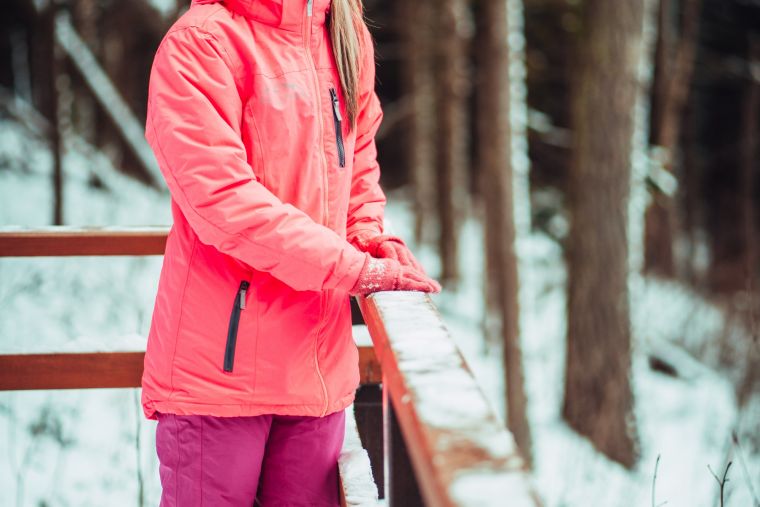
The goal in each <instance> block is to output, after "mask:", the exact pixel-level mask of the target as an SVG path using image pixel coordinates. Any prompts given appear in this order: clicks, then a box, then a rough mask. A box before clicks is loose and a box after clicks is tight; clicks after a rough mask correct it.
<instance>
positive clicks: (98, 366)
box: [0, 352, 145, 391]
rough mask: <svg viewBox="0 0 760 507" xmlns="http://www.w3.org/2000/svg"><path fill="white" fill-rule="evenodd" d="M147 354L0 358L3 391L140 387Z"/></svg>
mask: <svg viewBox="0 0 760 507" xmlns="http://www.w3.org/2000/svg"><path fill="white" fill-rule="evenodd" d="M144 355H145V353H144V352H90V353H63V354H8V355H2V356H0V391H22V390H32V389H92V388H102V387H140V377H141V376H142V370H143V356H144Z"/></svg>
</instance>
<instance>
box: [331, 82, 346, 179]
mask: <svg viewBox="0 0 760 507" xmlns="http://www.w3.org/2000/svg"><path fill="white" fill-rule="evenodd" d="M330 99H332V110H333V123H334V124H335V143H336V144H337V146H338V163H339V164H340V166H341V167H346V149H345V147H344V146H343V129H342V128H341V121H342V120H343V119H342V118H341V115H340V102H339V101H338V92H336V91H335V88H330Z"/></svg>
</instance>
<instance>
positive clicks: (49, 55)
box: [38, 2, 63, 225]
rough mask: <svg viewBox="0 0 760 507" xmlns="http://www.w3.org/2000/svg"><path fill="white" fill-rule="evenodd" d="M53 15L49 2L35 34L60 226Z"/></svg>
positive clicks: (55, 209)
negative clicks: (38, 43) (37, 35)
mask: <svg viewBox="0 0 760 507" xmlns="http://www.w3.org/2000/svg"><path fill="white" fill-rule="evenodd" d="M56 13H57V3H56V2H51V5H49V6H48V7H47V8H46V9H45V11H44V12H42V13H40V15H39V17H38V20H39V23H40V30H39V31H38V33H41V34H44V35H43V37H42V38H43V42H42V44H41V49H42V51H43V52H44V53H43V54H44V56H43V57H42V58H40V60H39V61H40V62H41V63H43V64H46V68H45V69H44V72H42V73H41V78H42V80H43V81H42V82H43V83H44V93H43V94H41V96H42V99H43V100H42V105H41V110H42V113H43V114H44V115H45V117H46V118H47V120H48V121H49V122H50V131H49V132H48V136H49V142H50V152H51V154H52V155H53V170H52V172H51V181H50V183H51V185H52V188H53V210H52V211H53V213H52V217H51V219H52V223H53V225H63V167H62V164H63V160H62V157H61V131H60V129H59V121H58V90H57V88H56V82H57V80H58V75H59V73H60V71H61V58H60V51H59V49H58V47H57V45H56V42H55V18H56Z"/></svg>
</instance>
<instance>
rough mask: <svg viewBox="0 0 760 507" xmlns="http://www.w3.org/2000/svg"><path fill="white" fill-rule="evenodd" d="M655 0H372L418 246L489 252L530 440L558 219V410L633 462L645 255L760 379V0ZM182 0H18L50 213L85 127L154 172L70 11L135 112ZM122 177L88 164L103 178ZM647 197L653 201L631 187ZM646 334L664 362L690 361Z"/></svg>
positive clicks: (517, 418)
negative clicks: (67, 33) (65, 31)
mask: <svg viewBox="0 0 760 507" xmlns="http://www.w3.org/2000/svg"><path fill="white" fill-rule="evenodd" d="M648 1H649V4H647V3H646V2H644V1H643V0H642V1H638V0H619V1H617V0H616V1H614V2H612V1H605V0H572V1H571V0H439V1H433V0H417V1H406V0H393V1H392V2H388V1H381V0H365V1H364V4H365V7H366V15H367V17H368V19H369V20H370V26H371V30H372V32H373V34H374V36H375V40H376V43H377V59H378V68H377V76H378V81H377V91H378V94H379V95H380V98H381V101H382V103H383V106H384V109H385V120H384V123H383V126H382V128H381V131H380V133H379V134H378V146H379V158H380V163H381V166H382V168H383V176H382V178H383V180H382V183H383V186H384V188H386V189H387V190H388V191H389V193H390V195H392V196H394V198H398V199H399V200H401V199H404V200H405V201H406V202H408V203H409V208H410V209H411V211H412V217H413V227H412V234H411V235H412V236H413V237H414V240H415V241H414V243H416V244H415V246H416V248H427V249H429V250H430V251H432V252H434V253H435V262H437V263H438V265H437V266H436V267H437V268H438V269H437V271H435V270H434V271H433V274H434V275H436V276H439V277H440V278H441V280H442V281H443V282H444V284H445V287H446V291H447V292H450V293H456V292H457V291H459V290H460V289H462V287H463V286H464V285H466V284H465V283H464V282H466V280H464V278H465V276H467V275H466V273H465V271H464V270H463V269H462V265H463V262H466V261H465V260H463V259H470V258H471V256H470V255H469V254H468V252H469V251H470V250H472V249H476V250H479V251H482V252H483V256H482V257H483V259H484V262H483V264H484V265H483V268H482V270H481V271H480V273H482V280H478V284H480V285H482V291H483V304H482V308H481V309H480V312H481V319H482V321H481V323H480V326H481V331H482V334H483V336H484V337H485V338H484V345H483V348H484V350H485V351H486V353H487V354H488V355H491V356H498V357H500V358H502V362H503V365H504V369H503V380H502V382H503V384H504V385H503V392H504V406H505V419H506V421H507V424H508V425H509V427H510V429H511V430H512V432H513V433H514V434H515V436H516V440H517V442H518V444H519V445H520V447H521V448H522V449H523V452H524V453H525V454H526V455H527V456H529V457H530V456H531V454H532V453H533V447H534V444H535V442H534V438H532V435H531V430H532V429H533V428H531V424H530V421H531V420H532V418H531V416H530V413H529V412H530V405H531V403H535V400H531V398H530V396H528V390H529V386H526V379H525V377H526V376H527V375H526V372H525V371H524V367H523V365H524V363H525V357H524V356H525V353H524V348H526V345H528V344H529V343H530V341H531V340H533V339H535V336H529V335H526V332H527V331H526V330H527V326H526V325H525V323H524V322H523V320H524V316H525V314H526V313H527V312H529V311H530V310H531V305H533V304H534V303H535V299H532V298H535V296H536V294H537V293H538V292H539V288H537V287H536V286H534V285H531V284H530V283H527V282H526V280H527V279H528V275H529V273H528V272H527V271H526V267H525V266H526V264H525V263H526V261H532V260H534V259H532V258H530V256H531V253H530V252H531V251H530V249H526V248H525V247H524V245H525V244H526V242H527V243H529V242H530V237H534V236H540V237H542V238H550V239H551V241H552V242H554V243H555V244H556V246H557V247H558V248H559V249H560V250H561V251H562V254H563V259H564V261H565V266H566V269H567V285H566V288H565V295H566V299H567V301H566V315H565V318H566V344H563V345H566V357H565V365H566V367H565V370H564V372H563V373H564V376H563V378H562V381H561V382H562V386H561V390H562V391H563V393H564V401H563V405H562V415H563V417H564V419H565V421H566V422H567V423H568V425H569V426H570V427H571V428H573V429H574V430H575V431H577V432H578V433H580V434H582V435H584V436H586V437H588V438H589V439H590V441H591V442H592V443H593V444H594V445H595V447H596V448H597V449H598V450H600V451H601V452H603V453H604V454H605V455H607V456H609V457H610V458H612V459H613V460H615V461H617V462H619V463H621V464H623V465H625V466H626V467H634V466H635V465H636V463H637V455H638V453H637V446H638V441H639V436H638V433H639V432H638V431H637V424H636V418H635V410H634V405H635V403H636V399H635V396H634V392H633V390H632V387H631V385H630V384H631V375H632V374H631V371H632V367H631V364H632V362H633V357H634V356H635V354H636V353H637V349H638V348H643V347H642V346H641V344H642V343H643V342H646V339H648V337H637V336H634V333H633V331H632V324H631V322H632V320H633V319H634V314H635V313H636V307H637V305H639V304H640V302H641V295H640V293H639V292H637V290H638V289H637V288H636V287H635V286H633V287H632V285H635V284H636V283H638V282H636V278H635V277H637V276H639V275H641V276H643V277H644V280H656V281H658V282H663V283H667V284H671V285H673V286H677V287H678V288H679V289H680V290H683V291H688V293H689V294H694V295H695V297H698V298H700V299H701V300H704V301H707V302H709V303H710V304H712V305H715V306H716V307H718V308H719V309H720V311H721V312H722V315H724V316H725V319H726V321H728V322H732V323H737V324H738V325H740V326H741V328H742V329H743V330H745V332H743V333H738V334H736V333H730V332H728V331H726V332H725V333H723V334H721V335H719V336H714V337H713V338H711V339H710V340H703V341H700V342H698V343H695V342H693V341H690V340H689V339H688V337H679V340H680V341H678V340H676V341H677V343H678V345H679V346H680V347H682V348H683V349H684V350H685V351H686V352H688V353H689V354H690V355H691V356H692V357H695V358H696V359H698V360H699V361H701V362H702V363H704V364H706V365H708V366H709V367H710V368H713V369H715V370H716V371H719V372H721V374H722V375H724V376H725V377H726V378H728V379H729V380H730V383H731V386H732V388H733V389H734V392H735V394H736V396H737V399H738V405H739V407H740V410H742V408H741V407H749V406H751V404H752V400H753V399H755V398H756V397H757V393H758V391H759V390H760V385H759V384H760V373H758V372H760V353H759V352H758V347H759V341H758V340H759V339H758V334H759V331H758V322H759V320H758V319H760V313H759V312H760V297H758V276H759V274H760V256H759V255H758V252H759V251H758V239H757V238H758V233H759V232H760V198H759V197H760V183H759V182H758V180H759V179H760V175H759V174H758V173H759V171H760V142H759V141H758V135H760V125H759V122H760V4H758V2H756V1H752V0H648ZM187 5H188V2H186V1H176V2H175V1H173V0H162V1H158V0H133V1H129V2H124V1H121V0H68V1H58V2H51V1H47V2H46V1H43V0H10V1H9V2H7V5H6V6H5V7H4V9H3V14H4V15H3V16H2V18H1V19H0V27H1V29H0V92H1V94H0V95H1V96H0V104H2V107H1V108H0V110H2V113H3V115H5V116H7V117H11V118H14V119H15V120H17V121H19V122H21V123H22V124H27V125H30V126H32V127H34V129H35V130H39V128H42V130H43V131H44V132H45V136H46V139H47V140H48V141H49V146H50V147H51V151H52V153H53V155H54V157H53V158H54V162H53V166H54V170H53V171H52V173H51V183H50V185H51V186H52V188H53V189H54V190H53V192H52V202H51V203H49V205H50V210H51V211H50V217H51V220H50V223H69V220H68V219H67V217H66V215H65V213H64V211H63V210H64V206H63V203H62V201H63V200H64V199H65V198H66V197H65V193H64V192H63V191H62V188H63V182H64V181H65V179H66V171H65V170H64V169H63V168H62V162H61V154H62V153H63V152H64V151H65V150H66V144H67V143H71V142H73V141H72V139H75V138H76V139H80V140H81V141H82V142H83V143H85V144H87V145H90V146H92V147H94V148H95V149H97V150H98V151H100V152H102V153H103V154H105V155H106V156H107V157H108V159H109V160H110V161H111V162H112V163H113V165H114V166H115V167H116V168H118V170H119V171H120V172H121V173H122V174H124V175H128V176H129V177H131V178H132V179H134V180H136V181H139V182H143V183H146V184H150V183H151V181H152V180H154V179H155V176H154V173H152V170H151V167H150V164H149V163H146V162H145V160H144V159H142V158H141V157H140V155H139V153H138V152H137V151H136V150H135V149H134V147H133V146H131V144H130V140H129V138H130V134H129V132H128V130H129V129H127V128H125V125H126V124H128V123H129V121H130V120H129V119H128V118H127V117H126V116H125V115H123V116H122V117H121V118H119V117H118V115H117V117H116V118H114V114H113V111H112V110H111V109H112V108H111V106H112V105H113V104H110V103H109V101H105V103H104V101H103V100H99V99H98V98H97V97H96V94H95V93H93V86H92V85H91V84H88V79H87V77H88V76H86V75H83V73H82V71H81V69H80V68H79V67H78V66H77V65H75V64H74V62H73V59H72V57H71V55H67V54H66V51H64V50H63V49H62V48H61V45H60V44H59V43H58V42H56V37H55V35H54V34H55V28H54V27H55V24H56V15H57V14H56V13H64V14H68V15H69V16H70V20H71V24H72V26H73V27H74V28H75V30H76V33H77V34H78V36H79V37H80V38H81V39H82V41H84V43H85V44H86V47H87V48H88V49H89V51H90V52H91V53H92V55H93V56H94V57H95V60H96V61H97V63H98V66H99V68H100V69H101V70H102V71H103V72H104V73H105V75H106V76H107V77H108V79H109V81H110V83H112V85H113V86H114V88H115V89H116V90H117V91H118V95H119V96H120V97H121V98H122V99H123V101H124V103H125V104H126V105H127V106H128V109H129V110H130V111H131V113H130V115H133V116H134V118H136V119H137V122H138V123H139V122H143V121H144V117H145V110H146V104H145V100H146V95H147V82H148V76H149V71H150V65H151V61H152V57H153V54H154V52H155V49H156V47H157V46H158V44H159V42H160V40H161V37H162V36H163V34H164V33H165V32H166V30H167V29H168V28H169V27H170V26H171V24H172V23H173V21H174V20H175V19H176V18H177V17H178V16H179V15H180V14H181V12H182V11H183V10H184V9H185V8H186V7H187ZM647 5H648V9H649V11H647V9H645V7H646V6H647ZM647 12H649V14H647ZM514 55H521V56H520V57H519V58H514ZM640 62H644V65H643V75H642V73H641V72H640V71H641V70H642V69H639V68H638V65H639V63H640ZM521 83H522V84H521ZM521 87H522V88H521ZM515 90H518V92H519V93H515ZM520 90H522V91H520ZM526 95H527V96H526ZM120 120H123V121H120ZM515 125H518V126H519V127H520V128H517V129H516V128H514V127H515ZM30 128H31V127H30ZM637 129H638V130H637ZM636 135H639V136H642V137H641V140H640V142H639V143H638V144H637V142H636V141H635V138H636ZM521 136H522V137H521ZM523 137H524V139H523ZM515 147H518V149H514V148H515ZM520 147H522V148H520ZM521 150H522V151H521ZM138 151H139V150H138ZM521 164H522V165H521ZM528 168H529V170H528ZM3 170H4V169H3ZM637 171H638V172H637ZM106 177H107V175H106V174H104V173H102V172H97V171H92V172H91V173H90V176H89V178H90V185H91V186H92V187H93V188H100V187H102V186H103V185H104V178H106ZM528 178H529V189H528V188H527V187H528V184H527V183H528ZM523 180H524V181H523ZM637 182H638V183H637ZM631 196H633V197H634V204H636V203H637V202H638V200H637V199H638V197H637V196H644V197H646V202H645V203H643V204H644V205H643V206H641V207H640V209H639V208H638V207H637V206H638V205H635V206H629V201H630V198H631ZM6 205H8V203H3V206H6ZM521 217H522V218H521ZM468 221H475V222H477V223H478V224H480V225H481V226H482V230H483V234H482V243H480V244H477V245H474V246H473V245H472V244H463V237H464V234H465V233H464V232H463V228H464V226H465V224H466V223H468ZM638 222H641V224H642V225H643V227H641V229H642V231H640V232H641V234H640V237H639V236H637V234H638V233H639V231H638V230H637V227H631V225H630V224H631V223H633V224H636V223H638ZM639 252H642V253H643V255H641V257H642V261H643V262H642V266H641V269H640V270H639V269H638V268H637V267H635V266H636V263H637V262H638V261H636V259H637V258H638V256H639ZM526 257H527V258H526ZM632 258H633V259H634V262H632V261H631V259H632ZM631 265H634V267H635V269H634V270H633V271H634V272H633V273H631V270H630V266H631ZM639 271H640V272H639ZM632 275H634V277H633V278H632ZM480 285H479V286H480ZM526 286H527V288H528V289H529V291H528V292H525V289H526ZM526 294H527V295H526ZM644 353H646V354H648V359H649V361H650V362H651V363H652V365H653V366H652V367H653V368H659V369H661V370H663V369H664V370H668V371H675V370H677V367H676V366H674V364H672V362H673V360H672V358H670V359H668V358H665V357H663V356H662V354H659V353H658V352H656V351H655V352H653V351H651V350H650V349H645V350H644ZM528 380H529V379H528ZM527 384H529V382H527ZM758 425H760V423H757V422H755V423H754V427H755V428H756V431H755V432H754V433H755V434H760V427H758ZM747 433H749V434H752V433H753V431H748V432H747ZM752 445H753V446H754V447H753V449H754V450H753V452H754V453H756V454H760V441H755V442H753V443H752Z"/></svg>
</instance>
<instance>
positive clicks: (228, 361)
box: [224, 280, 251, 372]
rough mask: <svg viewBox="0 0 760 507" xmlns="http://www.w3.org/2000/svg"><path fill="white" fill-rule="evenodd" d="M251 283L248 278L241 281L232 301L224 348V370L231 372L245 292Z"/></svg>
mask: <svg viewBox="0 0 760 507" xmlns="http://www.w3.org/2000/svg"><path fill="white" fill-rule="evenodd" d="M250 285H251V284H250V283H249V282H248V281H246V280H241V281H240V287H238V290H237V293H235V301H234V302H233V303H232V313H231V314H230V324H229V327H228V328H227V345H226V346H225V348H224V371H226V372H231V371H232V365H233V363H234V362H235V344H236V343H237V334H238V324H240V312H241V311H243V310H245V294H246V291H247V290H248V287H249V286H250Z"/></svg>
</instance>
